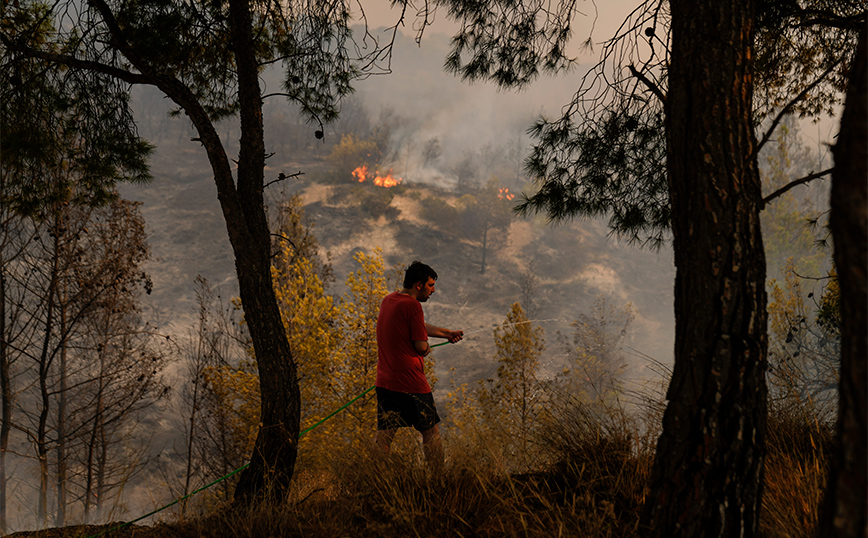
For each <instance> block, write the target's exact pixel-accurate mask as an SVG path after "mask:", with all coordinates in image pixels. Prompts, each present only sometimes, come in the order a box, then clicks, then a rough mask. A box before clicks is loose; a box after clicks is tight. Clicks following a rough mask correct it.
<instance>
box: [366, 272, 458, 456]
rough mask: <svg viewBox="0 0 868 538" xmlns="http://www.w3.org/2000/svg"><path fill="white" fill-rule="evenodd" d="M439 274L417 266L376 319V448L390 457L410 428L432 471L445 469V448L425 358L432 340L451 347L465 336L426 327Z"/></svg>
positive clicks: (385, 301)
mask: <svg viewBox="0 0 868 538" xmlns="http://www.w3.org/2000/svg"><path fill="white" fill-rule="evenodd" d="M436 280H437V273H436V272H435V271H434V269H432V268H431V267H429V266H428V265H425V264H424V263H422V262H418V261H414V262H413V263H412V264H410V267H408V268H407V271H406V273H405V274H404V283H403V286H404V288H403V289H402V290H401V291H396V292H392V293H390V294H389V295H387V296H386V298H385V299H383V303H382V305H380V315H379V317H378V318H377V347H378V350H379V351H378V353H379V358H378V361H377V381H376V383H375V385H376V387H377V389H376V390H377V435H376V444H377V446H379V447H380V448H381V449H382V450H383V451H385V452H389V447H390V446H391V445H392V440H393V439H394V438H395V433H396V432H397V430H398V428H401V427H407V426H412V427H413V428H416V430H417V431H419V432H420V433H421V434H422V446H423V449H424V451H425V459H426V460H427V462H428V464H429V465H430V466H432V468H441V467H442V466H443V445H442V443H441V441H440V430H439V429H438V426H437V423H438V422H440V417H439V416H438V415H437V409H436V408H435V406H434V396H433V395H432V394H431V386H430V385H429V384H428V379H427V378H426V377H425V370H424V357H425V356H426V355H428V354H429V353H430V352H431V346H430V345H429V344H428V337H429V336H430V337H435V338H445V339H447V340H449V342H451V343H455V342H458V341H459V340H461V338H462V336H464V332H463V331H452V330H449V329H444V328H442V327H436V326H434V325H431V324H429V323H426V322H425V316H424V314H423V312H422V305H421V304H420V303H424V302H425V301H427V300H428V298H429V297H431V295H432V294H433V293H434V283H435V281H436Z"/></svg>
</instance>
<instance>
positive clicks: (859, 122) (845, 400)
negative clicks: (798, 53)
mask: <svg viewBox="0 0 868 538" xmlns="http://www.w3.org/2000/svg"><path fill="white" fill-rule="evenodd" d="M866 66H868V52H866V30H865V27H864V25H863V27H862V33H861V35H860V36H859V44H858V48H857V50H856V57H855V59H854V60H853V65H852V66H851V67H850V81H849V84H848V89H847V100H846V103H845V105H844V113H843V115H842V117H841V130H840V131H839V134H838V143H837V144H835V147H834V148H833V152H834V155H835V169H834V171H833V172H832V196H831V206H832V208H831V215H830V217H829V224H830V226H831V228H832V237H833V240H834V245H835V267H836V269H837V271H838V282H839V284H840V289H841V375H840V377H839V384H838V387H839V388H838V390H839V396H838V398H839V403H838V433H837V436H836V439H835V447H834V452H833V457H832V465H831V468H830V470H829V480H828V483H827V486H826V493H825V502H824V506H823V511H822V513H821V516H820V521H819V529H818V530H819V533H818V534H819V536H822V537H829V538H831V537H838V538H864V537H865V536H868V492H866V490H868V482H866V480H868V468H866V459H868V447H866V442H868V439H866V436H868V417H866V413H868V393H866V391H868V387H866V382H868V364H866V360H868V359H866V358H868V342H866V336H868V335H866V325H868V322H866V311H868V289H866V288H868V286H866V284H868V252H866V246H868V150H866V148H868V74H866Z"/></svg>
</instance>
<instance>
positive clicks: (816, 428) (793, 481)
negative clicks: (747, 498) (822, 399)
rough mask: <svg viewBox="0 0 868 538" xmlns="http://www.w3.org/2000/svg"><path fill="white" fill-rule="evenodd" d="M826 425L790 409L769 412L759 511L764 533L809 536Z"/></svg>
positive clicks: (826, 446)
mask: <svg viewBox="0 0 868 538" xmlns="http://www.w3.org/2000/svg"><path fill="white" fill-rule="evenodd" d="M832 437H833V434H832V428H831V427H830V426H828V425H824V424H822V423H819V422H810V421H806V420H805V418H804V416H796V415H795V414H793V413H773V414H772V415H771V416H770V417H769V422H768V429H767V443H766V446H767V448H768V450H767V454H766V462H765V483H764V491H763V512H762V514H761V517H760V529H761V532H762V535H763V536H764V537H765V538H802V537H804V538H809V537H812V536H814V527H815V525H816V524H817V520H818V516H819V509H820V503H821V501H822V496H823V490H824V488H825V485H826V475H827V473H828V470H829V455H830V446H831V442H832Z"/></svg>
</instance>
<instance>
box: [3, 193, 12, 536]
mask: <svg viewBox="0 0 868 538" xmlns="http://www.w3.org/2000/svg"><path fill="white" fill-rule="evenodd" d="M2 192H3V190H2V189H0V193H2ZM2 256H3V254H2V252H0V405H2V406H3V409H2V415H0V534H3V535H5V534H6V533H7V532H8V530H9V529H8V527H9V524H8V520H7V518H6V486H7V478H6V450H8V448H9V432H10V430H11V429H12V378H11V375H10V374H11V372H10V370H11V369H10V365H9V362H10V358H9V347H8V346H7V344H6V341H7V340H6V338H7V335H8V330H7V327H6V263H5V259H3V257H2Z"/></svg>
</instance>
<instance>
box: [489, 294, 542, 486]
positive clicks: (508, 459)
mask: <svg viewBox="0 0 868 538" xmlns="http://www.w3.org/2000/svg"><path fill="white" fill-rule="evenodd" d="M543 332H544V331H543V329H542V327H537V326H534V324H533V323H531V322H530V321H529V320H528V319H527V315H526V314H525V313H524V309H523V308H522V307H521V305H520V304H519V303H514V304H513V305H512V307H511V309H510V312H509V314H508V315H507V316H506V319H505V320H504V322H503V324H502V325H501V326H500V327H497V328H496V329H494V343H495V345H496V347H497V351H496V353H495V356H494V358H495V360H496V361H497V363H498V366H497V377H496V378H495V379H488V380H482V381H480V382H479V389H478V390H477V394H478V400H479V408H480V410H481V411H482V415H481V419H482V420H483V421H484V423H485V425H486V429H488V430H489V431H490V432H491V433H492V435H494V436H495V437H497V438H498V440H499V445H500V447H501V448H502V450H503V454H502V455H503V457H504V463H506V464H507V466H508V467H513V466H515V465H520V467H521V468H522V469H527V468H528V467H529V466H530V465H531V464H532V463H533V462H534V461H535V460H536V459H537V458H536V451H535V450H532V448H533V447H532V440H533V438H534V435H535V430H536V428H537V427H538V426H539V425H540V420H541V418H542V413H543V410H544V408H545V401H546V396H545V391H544V390H543V386H542V384H541V383H540V381H539V380H538V378H537V372H539V368H540V356H541V355H542V352H543V350H545V339H544V337H543Z"/></svg>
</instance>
